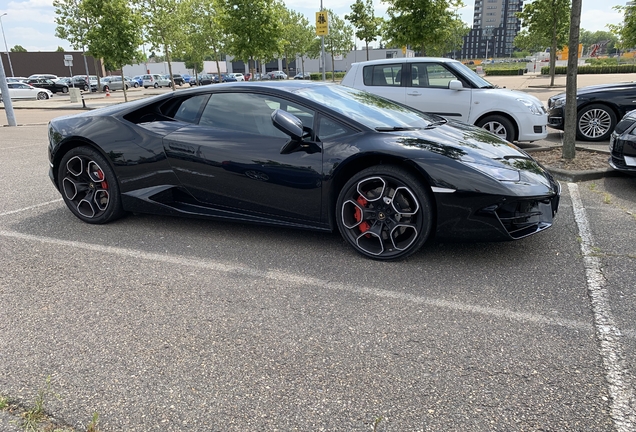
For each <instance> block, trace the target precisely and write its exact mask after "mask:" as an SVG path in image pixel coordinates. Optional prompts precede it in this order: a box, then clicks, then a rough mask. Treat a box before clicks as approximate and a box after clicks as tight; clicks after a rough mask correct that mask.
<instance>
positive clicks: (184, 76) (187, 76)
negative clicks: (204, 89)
mask: <svg viewBox="0 0 636 432" xmlns="http://www.w3.org/2000/svg"><path fill="white" fill-rule="evenodd" d="M181 76H182V77H183V81H185V82H186V83H188V84H190V78H192V76H190V74H183V75H181Z"/></svg>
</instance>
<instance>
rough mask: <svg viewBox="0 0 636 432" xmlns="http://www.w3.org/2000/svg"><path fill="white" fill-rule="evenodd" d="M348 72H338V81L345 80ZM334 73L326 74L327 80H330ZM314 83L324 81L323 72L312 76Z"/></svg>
mask: <svg viewBox="0 0 636 432" xmlns="http://www.w3.org/2000/svg"><path fill="white" fill-rule="evenodd" d="M345 74H346V72H336V79H342V78H344V76H345ZM331 75H332V72H325V79H326V80H330V79H332V78H331ZM310 76H311V80H312V81H322V72H313V73H312V74H311V75H310Z"/></svg>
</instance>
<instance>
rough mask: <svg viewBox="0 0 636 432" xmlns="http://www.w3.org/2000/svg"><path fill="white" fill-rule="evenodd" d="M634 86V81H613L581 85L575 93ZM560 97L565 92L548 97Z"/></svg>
mask: <svg viewBox="0 0 636 432" xmlns="http://www.w3.org/2000/svg"><path fill="white" fill-rule="evenodd" d="M634 87H636V82H634V81H630V82H622V83H615V84H598V85H593V86H587V87H581V88H579V89H577V90H576V95H577V96H581V95H584V94H587V93H595V92H598V91H621V90H624V89H625V88H632V89H633V88H634ZM561 97H565V92H564V93H559V94H557V95H554V96H552V97H551V98H550V99H556V98H561Z"/></svg>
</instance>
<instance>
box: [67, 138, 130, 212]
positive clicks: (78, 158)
mask: <svg viewBox="0 0 636 432" xmlns="http://www.w3.org/2000/svg"><path fill="white" fill-rule="evenodd" d="M57 180H58V186H59V189H60V191H61V192H62V198H63V199H64V202H65V203H66V205H67V207H68V208H69V210H71V212H73V214H74V215H75V216H77V217H78V218H79V219H81V220H82V221H84V222H87V223H91V224H104V223H108V222H111V221H113V220H115V219H117V218H119V217H121V216H122V215H123V213H124V212H123V210H122V205H121V197H120V195H119V186H118V184H117V180H116V178H115V173H114V171H113V169H112V168H111V166H110V164H109V163H108V162H107V161H106V159H105V158H104V157H103V156H102V155H101V154H99V153H98V152H97V151H95V150H93V149H92V148H90V147H76V148H74V149H72V150H70V151H69V152H68V153H66V154H65V155H64V157H63V158H62V160H61V162H60V166H59V167H58V178H57Z"/></svg>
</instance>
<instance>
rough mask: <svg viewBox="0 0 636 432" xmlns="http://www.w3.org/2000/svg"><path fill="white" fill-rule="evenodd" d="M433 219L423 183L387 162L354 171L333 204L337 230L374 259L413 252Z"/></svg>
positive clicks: (394, 258)
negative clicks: (334, 204) (335, 203)
mask: <svg viewBox="0 0 636 432" xmlns="http://www.w3.org/2000/svg"><path fill="white" fill-rule="evenodd" d="M432 219H433V216H432V206H431V199H430V198H429V194H428V193H427V191H426V189H425V186H424V185H423V183H422V182H421V181H420V180H418V179H417V178H416V177H415V176H414V175H413V174H411V173H409V172H407V171H406V170H404V169H402V168H399V167H396V166H391V165H378V166H374V167H371V168H367V169H365V170H362V171H360V172H359V173H357V174H356V175H354V176H353V177H352V178H351V179H350V180H349V181H348V182H347V183H346V184H345V186H344V187H343V188H342V191H341V192H340V195H339V196H338V202H337V205H336V220H337V222H338V228H339V229H340V233H341V234H342V236H343V237H344V238H345V239H346V240H347V242H349V244H350V245H351V246H353V248H354V249H355V250H356V251H357V252H359V253H361V254H362V255H364V256H367V257H369V258H373V259H377V260H396V259H401V258H405V257H407V256H409V255H411V254H413V253H415V252H417V251H418V250H419V249H420V248H421V247H422V245H423V244H424V243H425V242H426V240H427V238H428V237H429V234H430V232H431V229H432Z"/></svg>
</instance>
